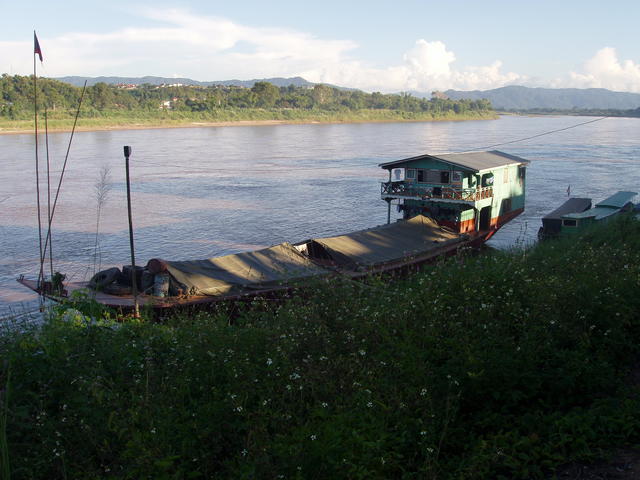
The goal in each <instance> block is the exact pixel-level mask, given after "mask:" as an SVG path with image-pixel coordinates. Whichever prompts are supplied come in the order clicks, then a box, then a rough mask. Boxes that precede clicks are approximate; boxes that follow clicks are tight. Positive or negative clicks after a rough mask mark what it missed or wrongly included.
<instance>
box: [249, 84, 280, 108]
mask: <svg viewBox="0 0 640 480" xmlns="http://www.w3.org/2000/svg"><path fill="white" fill-rule="evenodd" d="M251 91H252V92H253V93H254V94H255V96H256V101H255V102H256V106H257V107H261V108H272V107H273V106H274V105H275V104H276V101H277V100H278V99H279V98H280V89H279V88H278V87H276V86H275V85H273V84H271V83H269V82H256V83H255V84H254V85H253V87H252V88H251Z"/></svg>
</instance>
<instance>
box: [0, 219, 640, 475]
mask: <svg viewBox="0 0 640 480" xmlns="http://www.w3.org/2000/svg"><path fill="white" fill-rule="evenodd" d="M639 257H640V222H638V221H637V220H635V219H631V218H627V219H621V220H620V221H618V222H616V223H614V224H610V225H608V226H607V227H606V228H604V229H599V230H594V231H592V232H589V233H588V234H587V235H586V236H585V237H583V238H580V239H577V240H575V239H574V240H571V241H556V242H550V243H546V244H543V245H539V246H537V247H535V248H532V249H530V250H525V251H523V250H517V251H513V252H488V253H486V254H482V255H477V256H469V257H466V258H462V257H460V258H453V259H450V260H448V261H446V262H442V263H438V264H435V265H432V266H429V267H427V268H426V269H424V270H423V271H422V272H419V273H417V274H415V275H413V276H411V277H407V278H391V277H383V278H372V279H369V280H368V281H366V282H354V281H351V280H347V279H333V280H321V281H317V283H316V284H315V285H313V287H312V288H309V289H308V290H307V291H306V292H307V293H305V294H304V295H299V296H295V297H294V298H291V299H289V300H288V301H286V302H283V303H278V304H275V305H274V304H268V302H266V301H260V300H256V302H254V304H253V305H250V306H247V307H245V308H241V309H240V311H239V313H238V312H237V311H236V312H234V314H233V316H230V314H229V313H228V312H227V311H226V310H225V309H224V308H220V309H219V310H218V311H213V312H208V313H199V314H191V315H182V316H179V317H175V318H172V319H170V320H168V321H166V322H164V323H162V324H158V323H151V322H142V323H115V322H113V321H110V320H102V321H92V320H90V319H87V318H86V317H84V316H82V315H80V314H78V313H74V312H71V313H64V314H60V315H58V316H57V317H56V318H54V319H52V320H51V321H49V322H48V323H46V324H45V325H44V326H43V327H42V328H40V329H38V330H34V331H25V332H22V333H19V334H16V335H15V336H14V337H12V338H8V337H5V338H3V339H2V344H1V345H0V348H2V351H3V358H4V364H3V367H2V371H1V375H2V377H1V378H2V385H3V386H4V390H3V392H4V393H3V399H4V400H5V401H4V402H0V403H2V404H3V405H4V407H3V413H4V414H5V415H6V420H5V423H4V424H3V423H2V422H0V427H1V428H2V429H3V432H0V434H3V435H5V436H6V442H7V443H6V447H4V452H5V453H6V455H5V457H6V458H8V460H9V462H10V465H9V466H8V469H7V471H10V473H11V475H12V478H212V477H215V478H425V477H426V478H434V479H435V478H544V477H545V475H547V474H548V472H549V471H550V470H551V469H553V468H554V467H555V466H557V465H559V464H561V463H564V462H568V461H572V460H575V459H583V460H584V459H586V460H589V459H594V458H598V457H600V456H601V455H602V454H603V452H605V451H606V450H607V449H608V448H610V447H612V446H620V445H623V444H625V443H628V442H637V441H638V440H640V436H639V431H640V430H639V428H640V400H639V398H640V397H638V396H637V394H634V395H632V394H631V393H633V392H635V393H637V390H636V386H634V385H632V384H629V382H628V381H627V377H626V374H627V372H628V371H629V369H630V368H631V366H632V365H633V362H634V359H635V358H637V355H638V344H639V342H638V341H639V340H640V331H639V329H638V327H639V321H638V318H637V317H638V316H637V312H638V311H639V310H640V305H639V302H640V298H638V296H637V295H634V294H632V293H631V292H632V291H633V290H634V289H637V288H638V282H639V279H640V258H639ZM74 319H75V320H74ZM2 418H4V417H2V416H0V419H2ZM2 438H3V437H2V435H0V439H2ZM2 445H3V443H2V442H0V448H3V447H2ZM0 458H4V457H2V456H0ZM0 471H1V470H0Z"/></svg>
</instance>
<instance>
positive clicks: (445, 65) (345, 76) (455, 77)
mask: <svg viewBox="0 0 640 480" xmlns="http://www.w3.org/2000/svg"><path fill="white" fill-rule="evenodd" d="M455 60H456V57H455V54H454V53H453V52H450V51H448V50H447V47H446V45H445V44H444V43H442V42H440V41H434V42H427V41H426V40H424V39H420V40H417V41H416V43H415V44H414V46H413V47H412V48H411V49H410V50H409V51H408V52H406V53H405V54H404V56H403V63H402V64H400V65H397V66H393V67H388V68H386V69H374V68H367V67H365V66H363V65H361V64H360V63H359V62H355V61H348V60H346V61H343V62H341V63H340V64H335V65H324V66H323V67H322V68H320V69H312V70H310V71H307V72H304V73H303V74H302V76H303V77H305V78H308V79H309V80H312V81H316V82H326V83H334V84H338V85H348V86H354V87H358V88H362V89H364V90H369V91H373V90H380V91H383V92H384V91H401V90H417V91H423V92H431V91H433V90H447V89H449V88H452V89H457V90H476V89H489V88H497V87H502V86H504V85H508V84H513V83H517V82H520V83H522V82H525V81H526V80H527V77H525V76H523V75H519V74H517V73H512V72H509V73H502V72H501V71H500V70H501V67H502V62H500V61H499V60H496V61H495V62H494V63H492V64H491V65H489V66H484V67H467V68H466V69H464V70H455V69H454V68H453V67H452V64H453V63H454V62H455Z"/></svg>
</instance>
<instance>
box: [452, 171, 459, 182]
mask: <svg viewBox="0 0 640 480" xmlns="http://www.w3.org/2000/svg"><path fill="white" fill-rule="evenodd" d="M451 179H452V182H453V183H462V172H453V174H452V176H451Z"/></svg>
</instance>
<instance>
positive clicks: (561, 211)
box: [542, 197, 591, 220]
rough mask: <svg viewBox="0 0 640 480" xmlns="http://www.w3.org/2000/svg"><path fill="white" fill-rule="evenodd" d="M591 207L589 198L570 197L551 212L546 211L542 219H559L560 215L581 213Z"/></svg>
mask: <svg viewBox="0 0 640 480" xmlns="http://www.w3.org/2000/svg"><path fill="white" fill-rule="evenodd" d="M589 208H591V199H590V198H576V197H574V198H570V199H568V200H567V201H566V202H564V203H563V204H562V205H560V206H559V207H558V208H556V209H555V210H554V211H553V212H551V213H548V214H547V215H545V216H544V217H542V220H560V217H562V216H563V215H567V214H569V213H581V212H584V211H585V210H588V209H589Z"/></svg>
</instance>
